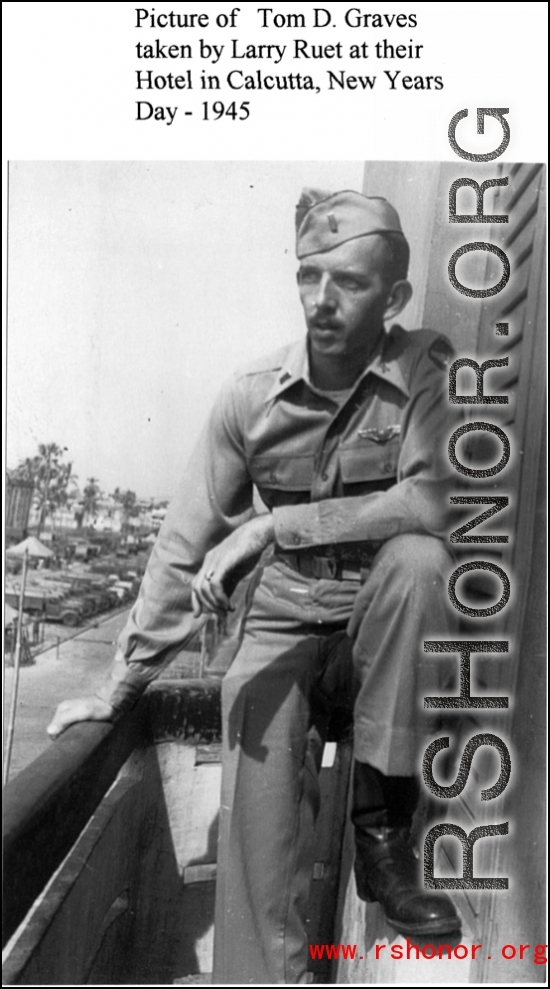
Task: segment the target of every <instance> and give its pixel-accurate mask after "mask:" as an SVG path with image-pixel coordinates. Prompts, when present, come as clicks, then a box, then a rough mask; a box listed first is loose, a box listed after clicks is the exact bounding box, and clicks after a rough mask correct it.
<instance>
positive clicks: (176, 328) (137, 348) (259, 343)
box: [6, 161, 363, 497]
mask: <svg viewBox="0 0 550 989" xmlns="http://www.w3.org/2000/svg"><path fill="white" fill-rule="evenodd" d="M362 180H363V165H362V163H360V162H351V163H350V162H332V163H330V162H306V161H295V162H273V163H269V162H225V161H218V162H159V161H153V162H143V161H132V162H120V161H116V162H115V161H113V162H109V161H101V162H100V161H97V162H96V161H87V162H78V161H55V162H41V161H35V162H24V161H16V162H12V163H11V164H10V171H9V242H8V350H7V360H8V396H7V436H6V440H7V463H8V466H9V467H14V466H15V465H16V464H17V463H18V462H19V461H20V460H21V459H22V458H24V457H27V456H32V455H33V454H34V453H35V452H36V449H37V446H38V444H39V443H50V442H55V443H58V444H59V445H60V446H62V447H65V448H66V453H65V457H66V460H68V461H70V462H72V463H73V469H74V472H75V473H76V474H77V476H78V483H79V485H80V487H83V486H84V484H85V483H86V479H87V478H88V477H91V476H94V477H96V478H99V482H100V485H101V488H102V490H104V491H106V492H111V491H113V490H114V488H115V487H117V486H118V487H120V488H123V489H125V488H130V489H132V490H134V491H136V492H137V494H138V495H140V496H142V497H154V496H156V497H170V495H171V493H172V492H173V491H174V489H175V487H176V485H177V483H178V480H179V478H180V476H181V473H182V471H183V470H184V469H185V464H186V462H187V460H188V458H189V455H190V453H191V451H192V448H193V446H194V443H195V441H196V439H197V436H198V434H199V432H200V429H201V427H202V425H203V423H204V421H205V418H206V416H207V414H208V411H209V409H210V407H211V405H212V403H213V402H214V401H215V397H216V394H217V392H218V390H219V388H220V386H221V384H222V382H223V381H224V380H225V379H226V378H227V377H228V376H229V375H230V374H231V372H232V371H233V370H234V369H236V368H238V367H242V366H243V365H246V364H247V363H248V362H249V361H253V360H254V359H255V358H256V357H259V356H261V355H262V354H266V353H269V352H270V351H271V350H274V349H276V348H277V347H279V346H281V345H282V344H284V343H286V342H288V341H290V340H293V339H296V338H298V337H300V336H301V335H302V334H303V333H304V326H303V318H302V314H301V309H300V305H299V301H298V293H297V289H296V269H297V262H296V258H295V255H294V206H295V204H296V203H297V201H298V199H299V195H300V191H301V189H302V187H303V186H318V187H321V188H327V189H334V190H335V189H343V188H350V189H357V190H361V188H362Z"/></svg>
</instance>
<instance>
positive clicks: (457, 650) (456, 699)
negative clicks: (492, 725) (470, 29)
mask: <svg viewBox="0 0 550 989" xmlns="http://www.w3.org/2000/svg"><path fill="white" fill-rule="evenodd" d="M508 112H509V110H508V109H507V108H503V107H492V108H478V110H477V133H478V134H483V133H484V129H485V118H486V117H493V118H496V120H497V121H498V122H499V124H500V126H501V129H502V140H501V142H500V144H499V146H498V147H497V148H496V149H495V150H494V151H490V152H488V153H484V154H476V153H474V152H470V151H466V150H464V149H463V148H462V147H461V146H460V145H459V143H458V139H457V136H456V132H457V126H458V124H459V122H460V121H461V120H462V119H463V118H464V117H467V116H468V110H460V111H459V112H458V113H456V114H455V115H454V117H453V118H452V120H451V122H450V125H449V142H450V145H451V147H452V149H453V151H454V152H455V153H456V154H457V155H459V157H461V158H464V159H466V160H467V161H471V162H488V163H489V162H492V161H494V160H495V159H496V158H498V157H500V155H502V154H503V152H504V151H505V150H506V148H507V147H508V144H509V141H510V127H509V125H508V121H507V119H506V114H508ZM507 185H508V176H504V177H501V178H494V177H493V176H488V177H487V179H486V180H485V181H483V182H482V183H481V184H479V183H478V182H477V181H476V180H475V179H473V178H470V177H469V176H465V177H464V178H459V179H457V180H456V181H455V182H453V183H452V185H451V187H450V190H449V222H450V223H458V224H480V223H482V224H483V223H485V224H486V223H491V224H493V223H508V216H507V215H505V214H503V213H497V214H487V213H485V212H484V196H485V193H486V191H487V190H488V189H490V188H493V187H495V186H500V187H502V186H504V187H505V186H507ZM462 187H468V188H471V189H473V190H474V192H475V195H476V203H477V208H476V211H475V213H472V214H459V213H458V212H457V193H458V191H459V190H460V189H461V188H462ZM471 252H482V253H483V252H484V253H485V255H487V253H489V254H492V255H494V256H496V257H497V258H498V259H499V261H500V266H501V272H500V278H499V280H498V282H497V283H496V284H494V285H491V286H487V287H484V288H470V287H469V286H467V285H464V284H463V283H462V282H461V281H460V280H459V278H458V276H457V262H458V260H459V259H460V258H461V257H462V256H463V255H465V254H469V253H471ZM448 273H449V281H450V284H451V286H452V288H453V289H454V290H455V291H457V292H459V293H460V294H462V295H464V296H467V297H468V298H470V299H480V300H485V299H487V298H489V297H491V296H494V295H497V294H498V293H499V292H501V291H502V290H503V289H504V288H505V286H506V285H507V283H508V280H509V278H510V262H509V259H508V257H507V256H506V254H505V253H504V251H503V250H502V249H501V248H500V247H497V246H496V245H495V244H492V243H489V242H487V241H483V240H472V241H471V242H469V243H466V244H463V245H462V246H461V247H459V248H458V249H457V250H456V251H454V253H453V254H452V256H451V258H450V260H449V265H448ZM507 335H508V323H496V324H495V336H496V338H499V337H503V336H507ZM507 366H508V357H504V358H500V359H494V360H493V359H488V360H485V361H484V362H483V363H482V364H479V363H478V362H477V361H475V360H473V359H472V358H471V357H459V358H458V359H457V360H455V361H454V363H453V364H452V365H451V367H450V369H449V402H450V403H451V404H452V405H457V406H459V407H462V406H479V405H481V406H486V407H487V406H488V407H490V409H491V412H492V413H493V414H492V415H491V416H490V418H491V419H493V418H495V415H497V416H498V411H499V410H500V409H502V408H505V407H506V406H507V405H508V401H509V399H508V396H507V395H491V394H489V395H488V394H486V392H485V373H486V372H487V371H488V370H489V369H490V368H504V367H507ZM462 368H469V369H471V370H473V371H474V372H475V379H476V387H475V393H473V394H471V395H457V375H458V373H459V371H460V370H461V369H462ZM486 414H487V413H486ZM480 433H489V434H491V435H492V436H493V437H494V438H495V439H496V440H497V443H498V444H499V453H500V459H499V461H498V462H497V463H495V464H492V465H489V466H488V465H481V466H473V465H472V463H471V462H466V463H464V462H463V460H462V459H461V456H460V448H459V441H460V439H461V438H462V437H463V436H465V435H468V434H480ZM511 452H512V451H511V445H510V440H509V438H508V436H507V435H506V432H505V431H504V429H502V428H501V426H500V425H498V424H497V423H496V422H492V421H491V422H486V421H485V420H484V419H480V420H479V421H476V422H468V423H465V424H463V425H460V426H458V427H457V429H456V430H455V432H454V433H453V434H452V436H451V437H450V438H449V443H448V456H449V461H450V463H451V464H452V466H453V468H454V470H455V471H456V472H457V474H459V475H461V476H465V477H467V478H469V479H470V480H471V481H473V482H475V481H476V480H478V479H479V480H482V479H483V480H486V479H487V478H493V477H496V476H497V475H499V474H500V472H501V471H502V470H504V468H505V467H506V465H507V464H508V461H509V460H510V456H511ZM451 504H453V505H472V506H484V510H483V511H482V512H481V513H480V514H479V515H477V516H476V517H475V518H474V519H472V520H471V521H470V522H468V523H466V525H463V526H461V527H460V528H458V529H456V530H455V531H454V532H452V533H451V535H450V537H449V538H450V542H451V543H454V544H468V545H474V546H475V545H476V544H477V545H480V546H481V545H483V544H487V543H507V542H508V535H506V534H502V535H492V534H491V535H480V534H479V532H476V531H475V530H476V527H477V526H479V525H480V524H481V523H482V522H484V521H485V520H487V519H489V518H490V517H491V516H493V515H496V514H497V513H499V512H501V511H502V510H503V509H505V508H506V507H507V506H508V495H507V494H506V493H504V492H502V491H498V492H496V493H495V494H494V495H493V494H492V493H491V495H490V496H488V495H481V494H476V493H475V491H474V493H472V494H471V495H468V496H458V495H457V496H454V497H451ZM472 530H474V531H473V532H472ZM473 571H485V572H489V573H492V574H493V575H494V576H495V577H496V578H497V582H499V585H500V588H501V596H500V599H499V600H498V601H497V602H496V603H495V604H492V605H491V606H489V607H472V606H471V604H466V603H465V602H464V601H462V600H461V599H460V597H459V594H458V591H457V582H458V580H459V578H460V577H461V576H462V575H464V574H466V573H470V572H473ZM448 593H449V598H450V600H451V602H452V605H453V607H454V608H455V609H456V610H457V611H458V612H460V614H463V615H467V616H468V617H469V618H474V619H483V618H492V617H494V616H495V615H497V614H499V613H500V612H501V611H503V609H504V608H506V606H507V605H508V603H509V600H510V580H509V578H508V575H507V574H506V573H505V571H504V570H503V569H502V567H499V566H497V564H495V563H494V562H492V561H490V560H484V559H475V560H472V561H470V562H467V563H463V564H461V565H460V566H457V567H456V569H455V571H454V572H453V574H452V575H451V578H450V580H449V586H448ZM424 651H425V652H432V653H441V654H445V653H454V654H455V655H457V656H458V657H459V663H460V692H459V693H458V694H457V695H456V696H451V697H425V698H424V707H425V708H430V709H440V710H441V709H447V710H465V711H467V710H471V709H476V710H479V709H485V710H487V711H489V710H493V711H495V710H499V709H502V708H508V705H509V698H508V697H504V696H498V697H490V696H472V695H471V678H470V662H471V656H472V655H475V654H478V653H487V654H490V655H494V656H495V657H497V656H498V658H499V659H502V658H503V657H504V655H505V654H507V653H508V641H506V640H485V639H473V640H450V641H449V640H448V641H445V640H443V641H425V642H424ZM449 744H450V742H449V737H447V736H444V737H441V738H437V739H435V740H434V741H433V742H431V744H430V745H428V747H427V748H426V751H425V753H424V759H423V767H422V775H423V779H424V783H425V785H426V787H427V788H428V790H429V791H430V793H432V794H434V796H436V797H438V798H440V799H443V800H453V799H454V798H456V797H458V796H459V795H460V794H461V793H462V791H463V790H464V788H465V786H466V784H467V782H468V778H469V774H470V768H471V764H472V760H473V757H474V754H475V752H476V751H477V749H478V748H480V747H482V746H490V747H492V748H494V749H495V750H496V751H497V752H498V755H499V757H500V775H499V777H498V779H497V781H496V783H495V784H494V785H493V786H491V787H489V788H487V789H484V790H482V791H481V800H485V801H490V800H494V799H496V798H497V797H499V796H500V795H501V794H502V793H503V792H504V790H505V789H506V786H507V785H508V781H509V779H510V774H511V759H510V753H509V750H508V747H507V745H506V743H505V742H504V741H503V739H502V738H500V737H499V736H498V735H496V734H494V733H493V732H491V731H482V732H479V733H478V734H476V735H474V736H472V738H470V739H469V740H468V742H467V743H466V745H465V748H464V751H463V753H462V757H461V761H460V766H459V769H458V772H457V776H456V780H455V782H454V783H453V784H451V785H450V786H441V785H439V784H438V783H437V782H436V780H435V778H434V775H433V762H434V759H435V757H436V755H437V753H438V752H439V751H441V750H442V749H446V748H449ZM507 834H508V821H504V822H502V823H498V824H497V823H495V824H485V825H483V826H480V827H475V828H473V829H472V830H471V831H470V833H469V834H467V833H466V831H465V830H464V829H463V828H462V827H460V826H459V825H457V824H453V823H451V822H445V823H442V824H438V825H436V826H435V827H433V828H431V829H430V831H428V833H427V835H426V837H425V840H424V886H425V888H426V889H494V890H500V889H508V879H507V878H495V877H484V878H478V877H475V876H474V845H475V842H476V841H478V840H479V839H480V838H486V837H491V836H499V835H507ZM445 835H450V836H453V837H455V838H458V840H459V841H460V843H461V845H462V859H463V865H462V876H461V877H458V878H454V877H442V878H436V877H435V875H434V871H435V870H434V857H435V845H436V842H437V840H438V838H441V837H443V836H445ZM509 947H510V946H509Z"/></svg>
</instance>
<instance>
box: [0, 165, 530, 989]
mask: <svg viewBox="0 0 550 989" xmlns="http://www.w3.org/2000/svg"><path fill="white" fill-rule="evenodd" d="M465 174H466V171H465V167H464V163H463V162H460V161H458V160H457V161H456V162H451V161H449V162H441V163H437V162H424V163H423V162H404V161H394V162H391V161H387V162H379V161H363V162H361V161H357V162H337V161H333V162H330V161H327V162H319V161H317V162H307V161H306V162H291V161H289V162H254V161H250V162H231V161H216V162H154V161H151V162H138V161H129V162H93V161H89V162H12V163H11V164H10V171H9V180H10V184H9V268H8V281H9V319H8V328H9V334H8V422H7V463H8V479H7V490H6V495H7V500H6V508H7V515H6V537H7V556H6V561H7V562H6V623H5V656H6V664H7V667H6V681H5V683H6V690H5V724H6V726H7V736H6V744H5V762H4V776H5V779H6V781H7V783H8V786H7V790H6V810H5V824H6V835H5V879H4V895H5V913H4V923H5V938H6V948H5V957H4V964H5V968H4V972H5V976H4V977H5V984H7V985H69V984H70V985H118V984H152V985H171V984H173V983H176V984H201V983H212V984H221V985H225V984H244V985H246V984H274V985H277V984H287V983H289V984H293V983H306V982H316V983H321V984H323V983H325V984H328V983H333V984H334V983H336V984H347V983H353V982H360V983H363V984H365V983H368V982H373V983H379V984H380V983H384V984H400V983H401V984H403V979H405V982H406V983H408V982H411V983H413V982H414V983H415V984H417V983H418V980H419V979H420V981H423V980H426V981H428V980H430V979H433V977H434V976H433V974H432V973H433V968H434V966H435V965H437V966H438V975H437V979H438V984H451V985H454V984H457V982H459V981H460V982H462V983H464V982H468V981H470V982H473V983H480V984H482V983H489V982H491V983H494V982H499V981H500V982H511V983H513V984H515V983H535V984H536V983H537V982H538V981H542V979H543V978H544V973H545V967H544V964H543V962H542V959H543V958H544V957H545V950H546V948H545V945H544V943H543V942H544V936H545V934H544V929H543V916H544V910H543V899H542V897H543V890H542V880H543V877H544V871H545V865H544V862H543V850H544V821H545V811H544V807H545V784H544V779H545V777H544V760H545V755H544V752H545V745H544V736H545V709H544V704H543V703H542V699H543V696H544V679H543V677H544V663H543V648H544V647H543V637H542V622H541V616H542V615H543V613H544V604H543V602H544V573H545V570H544V558H543V556H544V554H543V540H542V539H541V534H542V533H543V531H544V517H545V501H544V477H545V475H544V457H543V450H544V449H545V446H544V431H543V424H544V390H545V367H544V361H545V332H544V305H543V302H544V297H543V292H544V284H545V283H544V242H545V241H544V238H545V228H544V222H545V214H544V189H545V186H544V183H545V169H544V168H543V166H541V165H538V164H512V165H510V164H508V163H499V162H494V163H493V162H492V163H490V164H484V163H481V164H480V163H475V164H471V163H468V164H467V176H468V180H467V181H464V176H465ZM488 179H490V180H491V181H490V182H488V181H487V180H488ZM482 183H485V187H483V186H482ZM476 184H477V185H476ZM481 188H483V195H482V211H483V214H484V218H485V222H486V223H487V225H486V226H483V227H480V226H479V225H477V224H474V223H472V225H471V226H465V224H464V220H465V219H466V218H467V217H468V216H473V215H475V214H476V210H477V211H478V213H479V211H480V210H479V207H478V203H479V198H478V196H479V190H480V189H481ZM453 209H454V214H453ZM450 215H456V216H458V217H459V218H460V219H462V221H463V222H462V224H459V223H452V222H449V216H450ZM503 215H506V216H507V222H506V225H504V223H503V222H502V221H501V219H500V218H501V217H502V216H503ZM465 230H466V231H467V234H468V236H467V237H466V238H465ZM480 230H483V234H482V235H481V234H480ZM465 240H466V241H468V240H469V241H470V242H471V243H470V245H469V248H468V250H467V251H466V252H464V251H461V246H462V245H463V244H464V243H465ZM487 244H491V245H493V247H494V249H489V248H488V246H487ZM503 257H504V258H505V259H506V258H507V259H508V261H509V271H508V272H507V270H506V265H505V264H504V263H503V261H502V258H503ZM451 274H452V278H451ZM480 406H481V407H480ZM54 712H55V713H54ZM48 733H49V734H48ZM478 748H479V749H480V750H481V751H480V752H479V753H478V754H477V755H476V754H475V753H476V752H477V749H478ZM442 749H447V752H446V753H443V752H441V750H442ZM440 752H441V754H439V753H440ZM470 766H471V767H472V768H471V770H470ZM474 845H475V848H474ZM468 856H469V857H468ZM430 863H431V864H430ZM513 953H515V955H514V954H513ZM404 972H405V973H406V974H405V975H404V974H403V973H404Z"/></svg>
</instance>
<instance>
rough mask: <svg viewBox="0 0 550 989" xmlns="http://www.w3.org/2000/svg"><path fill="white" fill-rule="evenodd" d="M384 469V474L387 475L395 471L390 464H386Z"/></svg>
mask: <svg viewBox="0 0 550 989" xmlns="http://www.w3.org/2000/svg"><path fill="white" fill-rule="evenodd" d="M383 469H384V473H385V474H389V473H390V471H392V470H393V464H390V463H387V464H384V468H383Z"/></svg>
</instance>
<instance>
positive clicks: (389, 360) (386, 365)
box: [265, 328, 409, 404]
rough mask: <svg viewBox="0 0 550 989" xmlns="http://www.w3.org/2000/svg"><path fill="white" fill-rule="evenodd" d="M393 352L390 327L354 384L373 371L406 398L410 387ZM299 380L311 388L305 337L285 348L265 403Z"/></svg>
mask: <svg viewBox="0 0 550 989" xmlns="http://www.w3.org/2000/svg"><path fill="white" fill-rule="evenodd" d="M392 329H393V328H392ZM392 351H395V347H394V340H393V337H392V330H390V332H389V333H385V334H384V339H383V343H382V348H381V350H380V351H379V352H378V353H377V355H376V356H375V357H374V358H373V360H372V361H371V363H370V364H368V365H367V367H366V368H365V370H364V371H363V372H362V374H360V376H359V378H358V379H357V381H356V382H355V384H356V385H357V384H359V381H362V380H363V378H366V377H367V375H369V374H374V375H375V377H377V378H380V379H381V380H382V381H387V382H388V383H389V384H390V385H393V386H394V388H397V389H398V391H400V392H401V393H402V394H403V395H405V397H406V398H408V397H409V389H408V387H407V384H406V382H405V379H404V377H403V372H402V371H401V367H400V365H399V361H398V359H397V357H396V356H395V353H392ZM298 381H304V382H305V383H306V384H307V385H308V386H309V387H310V388H312V387H313V386H312V384H311V381H310V377H309V359H308V352H307V338H306V337H304V338H303V339H302V340H298V341H296V343H293V344H291V345H290V347H289V348H288V351H287V353H286V355H285V359H284V361H282V362H281V365H280V367H279V368H277V370H276V372H275V381H274V382H273V385H272V387H271V388H270V390H269V392H268V394H267V396H266V398H265V403H266V404H267V403H269V402H272V401H273V399H275V398H278V396H279V395H281V394H282V393H283V392H285V391H287V390H288V389H289V388H292V386H293V385H295V384H296V383H297V382H298ZM314 390H317V389H314Z"/></svg>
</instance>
